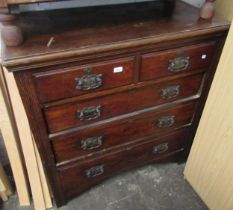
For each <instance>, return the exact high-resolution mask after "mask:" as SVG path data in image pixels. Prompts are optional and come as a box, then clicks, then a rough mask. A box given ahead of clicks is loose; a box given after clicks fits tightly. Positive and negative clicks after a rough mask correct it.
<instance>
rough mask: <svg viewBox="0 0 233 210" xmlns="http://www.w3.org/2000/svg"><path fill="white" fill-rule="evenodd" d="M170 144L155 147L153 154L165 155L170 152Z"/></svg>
mask: <svg viewBox="0 0 233 210" xmlns="http://www.w3.org/2000/svg"><path fill="white" fill-rule="evenodd" d="M168 148H169V147H168V143H164V144H159V145H157V146H154V147H153V153H154V154H161V153H164V152H166V151H167V150H168Z"/></svg>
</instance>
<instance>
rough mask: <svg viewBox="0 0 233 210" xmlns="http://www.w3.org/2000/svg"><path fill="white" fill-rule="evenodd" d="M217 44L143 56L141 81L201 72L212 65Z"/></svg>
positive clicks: (211, 43) (205, 44)
mask: <svg viewBox="0 0 233 210" xmlns="http://www.w3.org/2000/svg"><path fill="white" fill-rule="evenodd" d="M215 45H216V42H210V43H203V44H199V45H193V46H187V47H182V48H177V49H173V50H167V51H163V52H154V53H149V54H144V55H143V56H142V65H141V73H140V80H141V81H143V80H151V79H157V78H159V77H164V76H170V75H174V74H178V73H182V72H185V71H193V70H200V69H202V68H207V67H209V65H210V64H211V60H212V57H213V55H214V50H215V47H216V46H215Z"/></svg>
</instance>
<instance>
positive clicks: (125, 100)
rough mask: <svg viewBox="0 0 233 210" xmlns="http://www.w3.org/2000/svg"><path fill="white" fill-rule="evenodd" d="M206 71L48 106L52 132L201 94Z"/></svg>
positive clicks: (48, 122) (49, 127) (46, 111)
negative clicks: (123, 90)
mask: <svg viewBox="0 0 233 210" xmlns="http://www.w3.org/2000/svg"><path fill="white" fill-rule="evenodd" d="M202 78H203V74H199V75H195V76H191V77H186V78H182V79H177V80H172V81H167V82H162V83H159V84H156V85H152V86H147V87H144V88H140V89H135V90H130V91H127V92H123V93H119V94H114V95H109V96H105V97H101V98H96V99H92V100H89V101H83V102H77V103H73V104H65V105H61V106H56V107H50V108H46V109H44V114H45V118H46V120H47V124H48V129H49V132H50V133H54V132H57V131H61V130H64V129H67V128H72V127H76V126H81V125H84V124H90V123H93V122H96V121H99V120H103V119H107V118H111V117H113V116H117V115H122V114H126V113H130V112H134V111H137V110H141V109H144V108H146V107H151V106H156V105H160V104H163V103H168V102H171V101H175V100H178V99H181V98H186V97H189V96H193V95H195V94H197V93H198V91H199V89H200V86H201V82H202Z"/></svg>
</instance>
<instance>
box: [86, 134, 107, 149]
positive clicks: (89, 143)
mask: <svg viewBox="0 0 233 210" xmlns="http://www.w3.org/2000/svg"><path fill="white" fill-rule="evenodd" d="M102 144H103V136H95V137H90V138H87V139H85V140H82V141H81V148H82V149H83V150H92V149H96V148H99V147H101V146H102Z"/></svg>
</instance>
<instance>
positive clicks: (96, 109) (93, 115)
mask: <svg viewBox="0 0 233 210" xmlns="http://www.w3.org/2000/svg"><path fill="white" fill-rule="evenodd" d="M77 113H78V118H79V119H80V120H86V121H89V120H93V119H97V118H98V117H100V115H101V106H100V105H98V106H91V107H88V108H85V109H82V110H78V111H77Z"/></svg>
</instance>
